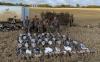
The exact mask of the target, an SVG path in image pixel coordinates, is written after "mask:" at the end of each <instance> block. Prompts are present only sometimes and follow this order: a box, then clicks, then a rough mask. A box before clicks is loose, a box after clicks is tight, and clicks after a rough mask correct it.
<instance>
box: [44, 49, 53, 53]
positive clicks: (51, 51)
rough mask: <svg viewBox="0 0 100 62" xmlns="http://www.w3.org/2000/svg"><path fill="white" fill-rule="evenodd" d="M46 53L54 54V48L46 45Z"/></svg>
mask: <svg viewBox="0 0 100 62" xmlns="http://www.w3.org/2000/svg"><path fill="white" fill-rule="evenodd" d="M44 53H45V55H48V54H52V53H53V49H52V48H50V47H45V50H44Z"/></svg>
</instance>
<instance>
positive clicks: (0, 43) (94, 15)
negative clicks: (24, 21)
mask: <svg viewBox="0 0 100 62" xmlns="http://www.w3.org/2000/svg"><path fill="white" fill-rule="evenodd" d="M36 10H37V12H38V13H39V11H40V9H39V10H38V9H37V8H36V9H34V11H36ZM42 10H45V9H42ZM53 10H55V11H56V12H60V11H61V12H62V11H63V10H64V11H65V12H70V13H72V14H74V18H75V21H74V23H76V24H79V25H81V26H84V25H88V24H90V25H93V26H95V25H98V24H99V23H100V11H98V10H97V9H96V10H92V9H91V10H89V9H88V10H84V9H58V10H57V9H53ZM51 11H52V10H51ZM64 28H65V29H64V30H63V33H67V32H70V33H69V37H71V38H72V39H75V40H79V41H82V42H84V43H85V44H86V45H87V46H88V47H89V48H95V49H96V53H95V55H93V56H90V57H89V58H90V59H85V60H84V61H80V59H79V58H76V56H73V57H72V60H69V58H65V57H60V59H61V58H62V59H63V60H64V62H100V28H97V27H93V28H86V27H78V26H77V27H71V28H67V27H64ZM19 33H20V31H13V32H0V62H39V59H38V58H37V59H31V60H24V59H21V58H19V57H17V56H16V50H15V49H16V44H17V41H16V39H17V36H18V34H19ZM60 59H59V58H55V57H54V58H50V59H47V58H46V59H45V62H60ZM34 60H35V61H34Z"/></svg>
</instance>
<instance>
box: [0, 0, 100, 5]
mask: <svg viewBox="0 0 100 62" xmlns="http://www.w3.org/2000/svg"><path fill="white" fill-rule="evenodd" d="M0 1H1V2H11V3H20V2H23V3H26V4H50V5H61V4H65V5H68V4H70V5H76V4H80V5H100V0H0Z"/></svg>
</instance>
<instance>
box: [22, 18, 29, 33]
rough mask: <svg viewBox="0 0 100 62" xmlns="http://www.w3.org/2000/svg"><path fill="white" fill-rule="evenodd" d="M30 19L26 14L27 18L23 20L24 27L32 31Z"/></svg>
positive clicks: (27, 30)
mask: <svg viewBox="0 0 100 62" xmlns="http://www.w3.org/2000/svg"><path fill="white" fill-rule="evenodd" d="M29 25H30V20H29V17H28V16H26V18H25V20H24V21H23V28H24V29H25V31H26V32H30V31H29V30H30V26H29Z"/></svg>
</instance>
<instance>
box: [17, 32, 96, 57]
mask: <svg viewBox="0 0 100 62" xmlns="http://www.w3.org/2000/svg"><path fill="white" fill-rule="evenodd" d="M17 43H18V44H17V50H16V51H17V55H24V56H35V57H40V56H42V55H56V54H63V55H66V54H70V55H71V54H73V53H75V54H83V53H91V52H92V53H94V52H95V51H94V50H90V49H89V48H87V47H86V46H85V45H84V44H83V43H82V42H79V41H76V40H72V39H71V38H68V36H66V35H62V34H60V33H56V34H54V33H34V34H33V35H31V34H30V33H27V34H25V33H24V34H22V33H21V34H20V35H19V36H18V39H17Z"/></svg>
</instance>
